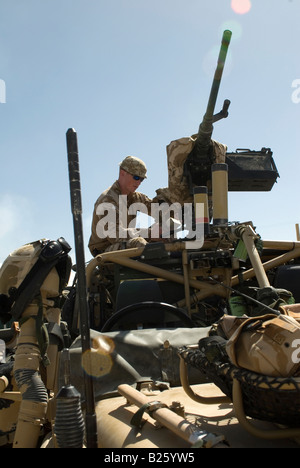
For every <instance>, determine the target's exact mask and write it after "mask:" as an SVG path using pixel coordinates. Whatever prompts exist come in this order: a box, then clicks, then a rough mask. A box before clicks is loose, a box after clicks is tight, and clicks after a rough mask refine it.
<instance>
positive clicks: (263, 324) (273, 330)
mask: <svg viewBox="0 0 300 468" xmlns="http://www.w3.org/2000/svg"><path fill="white" fill-rule="evenodd" d="M220 326H221V328H222V330H223V332H224V333H225V335H226V336H227V338H229V339H228V342H227V344H226V351H227V353H228V355H229V357H230V360H231V362H232V363H233V364H234V365H235V366H237V367H242V368H245V369H248V370H250V371H253V372H256V373H260V374H263V375H268V376H274V377H290V376H296V375H297V374H299V375H300V323H299V322H297V320H295V318H294V317H291V316H288V315H282V314H281V315H278V316H275V315H272V314H267V315H264V316H260V317H251V318H249V317H246V316H245V317H232V316H224V317H223V318H222V319H221V322H220ZM298 350H299V351H298Z"/></svg>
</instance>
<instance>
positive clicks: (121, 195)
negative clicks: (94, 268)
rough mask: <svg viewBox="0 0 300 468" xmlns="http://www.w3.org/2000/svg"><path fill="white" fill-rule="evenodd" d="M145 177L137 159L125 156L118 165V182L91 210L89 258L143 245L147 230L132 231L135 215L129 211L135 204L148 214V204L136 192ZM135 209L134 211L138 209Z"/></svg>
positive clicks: (145, 169)
mask: <svg viewBox="0 0 300 468" xmlns="http://www.w3.org/2000/svg"><path fill="white" fill-rule="evenodd" d="M146 174H147V168H146V165H145V163H144V162H143V161H142V160H141V159H139V158H136V157H133V156H127V157H126V158H125V159H124V160H123V161H122V162H121V163H120V171H119V178H118V180H117V181H116V182H115V183H114V184H113V185H112V186H111V187H109V188H108V189H107V190H105V191H104V192H103V193H102V194H101V195H100V197H99V198H98V199H97V201H96V203H95V206H94V213H93V220H92V233H91V237H90V240H89V249H90V252H91V254H92V255H93V256H96V255H98V254H99V253H101V252H104V251H106V252H107V251H111V250H119V249H122V248H132V247H141V246H145V245H146V244H147V240H146V238H147V232H148V229H145V230H142V229H136V227H132V226H133V224H134V225H135V223H134V220H135V219H136V212H135V213H134V212H133V211H134V210H132V209H130V207H132V205H133V204H136V203H139V204H141V205H140V206H142V207H144V210H143V211H147V212H148V213H149V214H150V212H151V209H150V207H151V202H152V200H151V199H150V198H148V197H147V196H146V195H144V194H142V193H140V192H137V191H136V190H137V189H138V188H139V186H140V184H141V183H142V182H143V180H144V179H145V178H146ZM135 206H136V207H137V210H138V205H135ZM137 210H136V211H137ZM141 234H144V236H143V235H141Z"/></svg>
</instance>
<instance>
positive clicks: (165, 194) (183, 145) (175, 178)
mask: <svg viewBox="0 0 300 468" xmlns="http://www.w3.org/2000/svg"><path fill="white" fill-rule="evenodd" d="M196 139H197V135H192V136H191V137H184V138H180V139H178V140H174V141H171V143H170V144H169V145H168V146H167V158H168V179H169V180H168V187H167V188H161V189H158V190H156V193H157V199H158V200H161V201H164V202H166V203H170V204H172V203H176V202H179V203H181V204H182V205H183V204H184V203H191V202H193V198H192V196H191V195H190V191H189V187H188V185H187V182H186V179H185V178H184V177H183V167H184V163H185V160H186V158H187V156H188V155H189V154H190V152H191V151H192V149H193V148H194V145H195V143H196ZM211 145H212V154H213V158H214V163H224V162H225V156H226V151H227V147H226V146H225V145H223V144H222V143H219V142H217V141H215V140H211Z"/></svg>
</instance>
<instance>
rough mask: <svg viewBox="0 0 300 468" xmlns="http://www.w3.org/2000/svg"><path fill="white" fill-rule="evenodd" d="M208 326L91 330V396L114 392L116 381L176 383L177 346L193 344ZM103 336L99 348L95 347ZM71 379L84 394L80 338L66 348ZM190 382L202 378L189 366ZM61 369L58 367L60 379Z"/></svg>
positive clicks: (96, 396)
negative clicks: (100, 331)
mask: <svg viewBox="0 0 300 468" xmlns="http://www.w3.org/2000/svg"><path fill="white" fill-rule="evenodd" d="M209 330H210V327H208V328H178V329H143V330H132V331H122V332H120V331H116V332H109V333H105V334H102V333H99V332H96V331H94V330H91V343H92V346H93V349H92V362H93V364H92V370H91V373H92V374H93V376H94V391H95V398H96V399H100V398H103V397H105V396H109V395H110V394H114V393H117V388H118V385H120V384H123V383H127V384H129V385H134V384H135V383H137V382H143V381H149V380H151V381H154V382H162V383H165V384H166V385H168V384H169V385H170V386H172V387H173V386H178V385H180V377H179V356H178V354H177V349H178V348H179V347H182V346H189V345H193V344H197V343H198V341H199V339H201V338H204V337H205V336H208V333H209ZM103 338H104V344H103V346H102V349H100V348H101V347H100V348H98V349H97V341H98V343H99V339H100V341H101V340H103ZM70 361H71V362H70V364H71V383H72V385H74V386H75V387H76V389H77V390H78V391H79V392H80V393H81V395H84V383H83V371H82V365H81V363H83V365H85V359H84V358H83V359H82V351H81V338H80V336H79V337H78V338H77V339H76V340H75V341H74V343H73V344H72V346H71V348H70ZM190 372H191V375H190V383H191V384H193V383H194V384H195V383H201V382H203V381H204V378H203V376H202V374H201V373H200V371H199V370H197V369H191V370H190ZM62 382H63V371H62V369H60V383H62Z"/></svg>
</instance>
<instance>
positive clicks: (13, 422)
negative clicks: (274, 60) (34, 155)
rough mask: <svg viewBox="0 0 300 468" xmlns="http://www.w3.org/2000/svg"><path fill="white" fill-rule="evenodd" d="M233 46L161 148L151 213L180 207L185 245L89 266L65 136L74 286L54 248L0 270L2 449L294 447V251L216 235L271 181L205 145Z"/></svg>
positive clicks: (251, 232)
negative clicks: (234, 197)
mask: <svg viewBox="0 0 300 468" xmlns="http://www.w3.org/2000/svg"><path fill="white" fill-rule="evenodd" d="M230 38H231V32H230V31H225V32H224V34H223V38H222V44H221V49H220V54H219V58H218V64H217V69H216V72H215V76H214V80H213V85H212V89H211V94H210V97H209V100H208V106H207V109H206V113H205V115H204V118H203V121H202V123H201V125H200V127H199V131H198V134H197V135H194V136H192V137H189V138H184V139H181V140H180V141H175V142H172V144H170V146H169V149H170V154H168V162H169V166H171V168H170V171H169V185H168V188H167V189H166V190H159V191H158V198H160V201H161V203H169V204H171V203H181V206H182V208H184V205H185V204H188V203H191V204H192V206H193V212H192V213H193V222H192V223H191V226H189V232H188V235H186V236H183V237H182V236H181V237H178V236H176V235H175V234H174V233H173V234H174V235H172V236H170V238H169V239H168V241H167V242H166V241H165V239H163V241H162V242H155V243H154V242H153V243H151V242H149V243H148V244H147V245H146V246H145V247H143V248H135V249H121V250H118V251H115V252H103V253H100V254H99V255H97V256H96V257H95V258H93V259H92V260H91V261H90V262H88V264H87V265H86V263H85V258H84V240H83V233H82V220H81V214H82V208H81V186H80V174H79V158H78V147H77V134H76V132H75V130H74V129H69V130H68V131H67V152H68V162H69V176H70V177H69V178H70V194H71V208H72V214H73V224H74V239H75V249H76V265H75V266H74V267H73V268H74V269H75V271H76V275H75V279H74V282H73V283H72V284H71V285H69V277H70V271H71V263H72V262H71V260H70V256H69V252H70V249H71V247H70V246H69V244H68V243H67V242H66V240H65V239H64V238H63V237H62V238H60V239H58V240H54V241H53V240H48V239H42V240H39V241H35V242H32V243H30V244H26V245H24V246H22V247H20V248H18V249H16V250H15V251H14V252H12V253H11V254H10V255H9V256H8V258H7V259H6V260H5V262H4V263H3V265H2V267H1V270H0V310H1V315H0V317H1V321H2V326H1V330H0V340H1V341H0V446H1V447H13V448H39V447H41V448H82V447H87V448H97V447H99V448H103V449H105V448H108V449H114V451H113V452H109V453H108V454H107V455H106V456H107V457H108V458H107V460H106V461H112V462H113V461H117V462H118V461H124V460H125V461H128V458H126V459H123V458H122V456H123V455H122V453H123V452H118V451H117V450H116V449H118V448H122V449H125V448H126V449H128V450H127V452H126V451H125V452H124V453H127V454H129V455H127V457H128V456H132V457H134V455H130V453H133V452H130V450H129V449H132V448H134V449H138V448H148V449H149V450H150V449H151V451H149V454H148V455H144V456H143V458H141V459H140V460H139V461H145V460H146V458H145V457H152V458H151V460H149V461H181V460H182V461H193V460H192V458H193V457H194V456H195V455H194V453H195V452H194V451H193V449H195V448H200V447H202V448H210V447H221V448H229V447H233V448H234V447H252V446H253V447H291V448H292V447H297V440H298V441H299V436H300V429H299V427H300V412H299V411H300V408H299V405H300V398H299V396H300V389H299V382H300V381H299V378H300V377H299V375H300V374H299V358H298V348H299V343H300V336H299V334H300V324H299V317H300V315H299V313H300V305H299V303H300V292H299V287H298V281H299V277H300V264H299V257H300V239H299V237H298V239H297V241H296V242H295V241H290V242H284V241H270V240H264V239H261V237H260V235H259V233H258V232H257V231H256V228H255V226H254V224H253V222H252V221H248V220H243V221H242V222H230V221H229V219H228V191H230V190H231V191H269V190H271V189H272V187H273V185H274V183H275V182H276V181H277V178H278V177H279V174H278V171H277V168H276V166H275V163H274V160H273V155H272V151H271V149H270V148H262V149H261V150H260V151H251V150H237V151H236V152H235V153H228V152H227V149H225V146H224V145H221V144H219V143H218V142H216V141H214V140H212V132H213V124H214V123H215V122H216V121H218V120H220V119H221V118H225V117H227V115H228V108H229V104H230V102H229V101H228V100H226V101H225V102H224V105H223V108H222V111H221V112H220V113H219V114H214V112H215V105H216V100H217V96H218V90H219V86H220V82H221V77H222V72H223V68H224V64H225V60H226V54H227V50H228V47H229V43H230ZM173 151H175V153H174V152H173ZM174 165H175V166H174ZM172 177H175V180H173V179H172ZM178 181H179V182H178ZM178 187H179V190H178ZM173 189H174V190H173ZM174 197H175V198H174ZM183 211H184V210H183ZM190 215H191V213H190ZM186 217H187V215H186V212H183V217H182V225H183V228H185V227H186V226H187V224H188V223H187V219H186ZM163 449H168V451H167V452H164V451H163ZM173 449H174V450H173ZM105 453H106V452H105ZM135 453H137V452H135ZM137 456H138V455H135V457H136V458H134V459H132V462H134V463H136V462H137ZM190 457H192V458H190Z"/></svg>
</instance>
